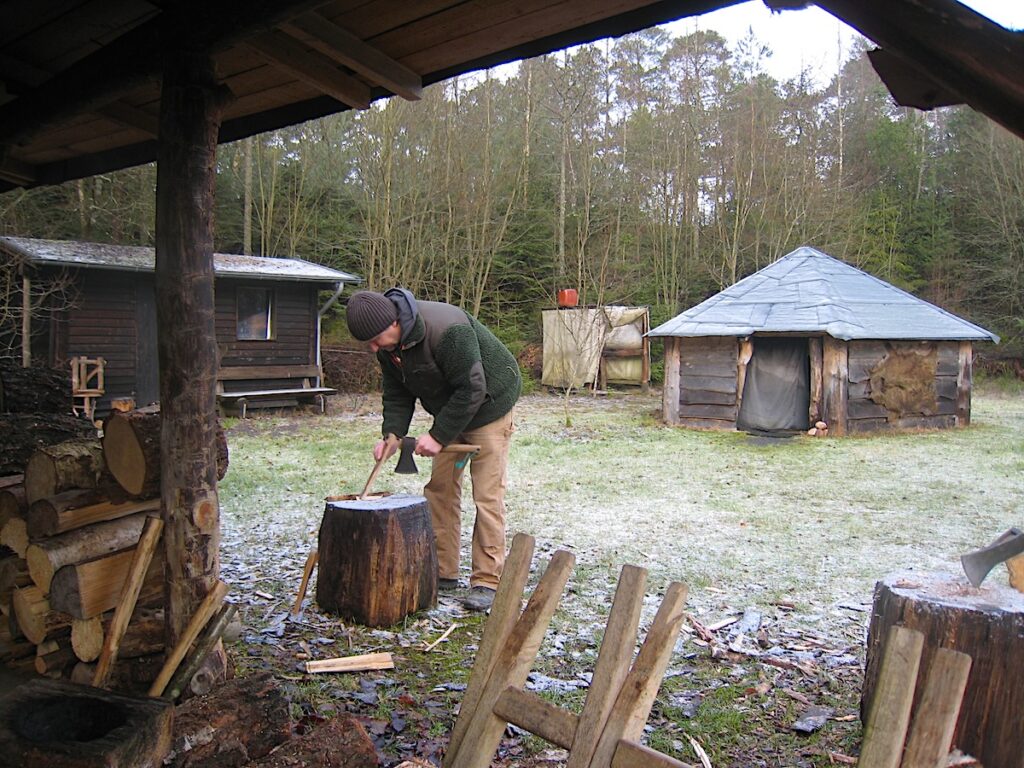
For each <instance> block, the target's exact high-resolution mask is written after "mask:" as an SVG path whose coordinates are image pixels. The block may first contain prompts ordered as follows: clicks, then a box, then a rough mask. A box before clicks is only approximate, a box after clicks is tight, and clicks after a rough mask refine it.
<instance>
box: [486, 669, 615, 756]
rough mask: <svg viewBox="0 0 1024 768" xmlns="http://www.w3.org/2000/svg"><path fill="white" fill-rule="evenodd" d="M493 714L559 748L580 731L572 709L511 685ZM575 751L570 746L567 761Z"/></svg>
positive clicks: (503, 693) (571, 742)
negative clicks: (562, 707) (568, 709)
mask: <svg viewBox="0 0 1024 768" xmlns="http://www.w3.org/2000/svg"><path fill="white" fill-rule="evenodd" d="M630 650H632V649H630ZM494 714H496V715H497V716H498V717H500V718H503V719H504V720H505V721H506V722H509V723H512V725H515V726H517V727H519V728H523V729H525V730H527V731H529V732H530V733H532V734H534V735H536V736H540V737H541V738H542V739H544V741H547V742H550V743H552V744H554V745H555V746H556V747H561V748H562V749H570V748H572V747H573V746H574V739H575V738H576V737H577V736H578V735H580V734H581V733H582V732H581V731H580V730H579V725H578V724H579V718H578V717H576V715H574V714H573V713H572V712H567V711H566V710H564V709H561V708H560V707H556V706H555V705H554V704H552V703H551V702H549V701H545V700H544V699H542V698H541V697H540V696H538V695H537V694H535V693H530V692H529V691H524V690H522V689H520V688H513V687H511V686H510V687H508V688H506V689H505V690H504V691H503V692H502V694H501V696H499V697H498V700H497V701H496V702H495V703H494ZM575 753H576V749H575V748H573V751H572V752H570V753H569V759H570V760H571V759H572V756H573V755H574V754H575Z"/></svg>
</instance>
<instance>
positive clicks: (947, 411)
mask: <svg viewBox="0 0 1024 768" xmlns="http://www.w3.org/2000/svg"><path fill="white" fill-rule="evenodd" d="M840 343H841V342H840ZM846 346H847V352H848V364H849V383H848V390H847V391H848V399H847V431H848V432H850V433H862V432H875V431H888V430H901V429H944V428H950V427H954V426H957V424H958V419H957V403H958V395H959V392H960V389H959V387H958V377H959V375H960V342H956V341H940V342H918V341H851V342H849V343H848V344H847V345H846ZM910 353H914V354H918V355H921V356H922V357H926V358H929V359H931V358H934V364H935V367H934V376H933V378H932V381H931V384H930V386H931V388H932V390H933V392H934V397H933V398H932V399H931V400H930V402H928V403H923V404H922V406H921V407H920V408H919V409H915V410H913V411H904V412H894V411H892V410H890V409H889V408H887V407H886V406H885V405H882V404H879V403H878V402H877V400H878V397H877V396H876V397H875V398H872V395H873V394H877V393H873V392H872V384H871V379H872V373H873V372H875V371H877V370H878V367H879V366H880V365H882V364H883V363H884V362H885V361H886V359H887V358H889V357H890V356H891V355H895V354H910ZM922 383H925V384H926V386H927V383H926V382H922ZM968 402H969V401H968ZM967 412H968V414H969V406H968V409H967ZM968 421H969V415H968ZM961 423H963V422H961Z"/></svg>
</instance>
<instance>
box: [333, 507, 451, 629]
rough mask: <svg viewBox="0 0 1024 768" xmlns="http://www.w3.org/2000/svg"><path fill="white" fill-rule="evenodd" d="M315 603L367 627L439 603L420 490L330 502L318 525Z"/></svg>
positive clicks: (431, 536)
mask: <svg viewBox="0 0 1024 768" xmlns="http://www.w3.org/2000/svg"><path fill="white" fill-rule="evenodd" d="M318 547H319V560H320V564H319V570H318V572H317V583H316V601H317V603H318V604H319V605H320V607H321V608H322V609H323V610H324V611H326V612H328V613H334V614H337V615H339V616H341V617H342V618H344V619H347V620H350V621H354V622H356V623H358V624H364V625H366V626H368V627H387V626H391V625H393V624H397V623H398V622H399V621H401V620H402V619H404V618H405V617H406V616H408V615H409V614H410V613H413V612H415V611H420V610H424V609H427V608H432V607H433V606H434V605H436V604H437V548H436V545H435V544H434V528H433V526H432V525H431V523H430V510H429V509H428V508H427V500H426V499H425V498H423V497H422V496H407V495H397V494H396V495H394V496H383V497H379V498H370V499H364V500H361V501H360V500H358V499H350V500H343V501H328V502H327V506H326V508H325V509H324V519H323V522H322V523H321V524H320V540H319V545H318Z"/></svg>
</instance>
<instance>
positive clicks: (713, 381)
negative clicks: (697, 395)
mask: <svg viewBox="0 0 1024 768" xmlns="http://www.w3.org/2000/svg"><path fill="white" fill-rule="evenodd" d="M679 380H680V387H681V388H682V389H706V390H708V391H709V392H726V393H729V394H732V395H735V394H736V392H737V390H736V364H735V362H734V363H733V366H732V373H731V374H729V375H728V376H687V375H685V374H684V375H682V376H680V377H679Z"/></svg>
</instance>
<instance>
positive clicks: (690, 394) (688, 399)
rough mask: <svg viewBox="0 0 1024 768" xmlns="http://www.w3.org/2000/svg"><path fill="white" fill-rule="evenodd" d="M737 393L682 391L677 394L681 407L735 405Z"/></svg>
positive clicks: (702, 390)
mask: <svg viewBox="0 0 1024 768" xmlns="http://www.w3.org/2000/svg"><path fill="white" fill-rule="evenodd" d="M738 397H739V395H738V393H734V392H712V391H711V390H709V389H683V390H682V392H680V394H679V403H680V404H681V405H737V404H738Z"/></svg>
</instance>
